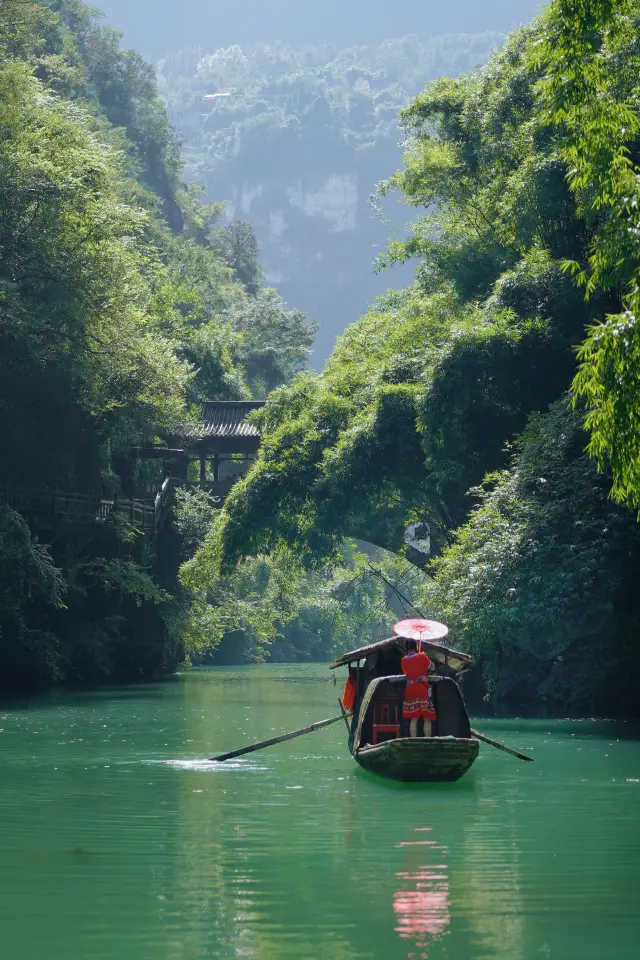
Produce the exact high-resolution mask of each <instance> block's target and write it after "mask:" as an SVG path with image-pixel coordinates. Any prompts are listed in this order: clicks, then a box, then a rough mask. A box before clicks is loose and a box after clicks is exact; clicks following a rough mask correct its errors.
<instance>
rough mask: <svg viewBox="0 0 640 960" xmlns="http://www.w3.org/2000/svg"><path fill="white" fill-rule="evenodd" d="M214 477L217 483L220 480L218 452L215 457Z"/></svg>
mask: <svg viewBox="0 0 640 960" xmlns="http://www.w3.org/2000/svg"><path fill="white" fill-rule="evenodd" d="M213 479H214V480H215V482H216V483H218V481H219V480H220V457H219V456H218V454H217V453H216V454H215V455H214V458H213Z"/></svg>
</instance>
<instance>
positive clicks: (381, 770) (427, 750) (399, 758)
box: [354, 737, 480, 783]
mask: <svg viewBox="0 0 640 960" xmlns="http://www.w3.org/2000/svg"><path fill="white" fill-rule="evenodd" d="M479 748H480V744H479V742H478V741H477V740H474V739H472V738H469V739H467V738H464V739H462V738H456V737H402V738H399V739H396V740H386V741H385V742H384V743H379V744H376V745H375V746H366V747H360V748H359V749H358V750H357V751H356V752H355V753H354V757H355V759H356V760H357V762H358V763H359V764H360V766H361V767H364V769H365V770H368V771H369V772H370V773H378V774H381V775H382V776H384V777H390V778H391V779H393V780H404V781H409V782H417V783H442V782H452V781H454V780H459V779H460V777H462V776H464V774H465V773H466V772H467V770H468V769H469V767H470V766H471V765H472V764H473V762H474V760H475V759H476V757H477V756H478V750H479Z"/></svg>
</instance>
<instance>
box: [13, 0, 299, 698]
mask: <svg viewBox="0 0 640 960" xmlns="http://www.w3.org/2000/svg"><path fill="white" fill-rule="evenodd" d="M0 125H1V127H2V139H1V141H0V407H1V409H2V419H1V425H0V443H1V446H2V462H1V468H0V503H4V504H5V505H4V506H0V649H1V654H0V660H1V671H0V676H1V680H0V683H1V684H2V686H3V687H9V688H15V687H19V686H24V687H33V686H46V685H48V684H50V683H52V682H55V681H65V682H95V681H99V680H105V679H110V678H111V679H135V678H139V677H145V676H150V675H153V674H154V673H157V672H159V671H166V670H167V669H172V668H173V667H174V666H175V664H176V663H177V662H178V661H179V660H180V659H181V658H182V657H183V656H184V643H183V635H184V625H185V611H186V609H187V607H188V600H187V597H186V595H185V593H184V590H181V589H180V588H179V587H178V584H177V581H176V572H177V568H178V565H179V563H180V560H181V559H184V556H185V555H188V552H187V553H186V554H185V553H184V552H181V551H184V544H181V542H180V540H179V539H178V535H177V533H176V532H175V529H174V527H172V525H170V524H167V525H166V527H165V528H164V529H163V530H162V531H161V535H160V536H158V537H156V538H155V539H154V540H153V542H151V541H150V539H149V538H148V537H146V536H144V537H143V536H141V534H140V530H139V529H137V528H136V527H135V525H134V524H133V512H132V513H131V517H130V520H131V522H128V519H127V515H126V514H125V515H123V514H122V513H118V512H117V511H115V512H113V513H112V514H110V515H109V516H108V517H107V519H106V521H105V522H104V523H102V524H99V523H94V524H93V525H92V526H91V527H90V528H87V529H80V527H79V525H78V524H77V523H74V522H72V521H71V522H70V521H69V510H70V507H69V506H68V504H69V503H73V504H75V505H76V506H75V509H79V507H81V506H82V503H83V502H89V500H91V502H97V503H100V498H101V497H102V498H108V499H107V500H105V503H111V502H112V501H113V502H116V501H117V498H118V497H119V496H120V497H121V496H122V495H123V493H124V494H125V495H129V496H130V495H131V494H130V492H127V491H126V490H125V489H124V487H125V481H126V482H127V483H129V484H138V485H144V484H145V483H149V482H151V481H156V482H157V481H161V480H162V476H156V475H155V474H156V472H157V471H154V469H152V468H154V467H155V468H159V466H160V463H159V462H158V461H155V462H151V463H150V462H148V461H147V462H141V461H138V474H137V475H136V476H135V477H129V476H128V475H127V470H126V464H127V463H129V464H130V463H131V462H132V461H131V459H130V451H131V449H132V448H139V447H145V446H152V445H153V444H156V445H157V444H160V445H161V442H162V441H161V436H160V435H161V434H162V431H163V429H164V428H167V427H168V426H170V425H174V424H175V423H179V422H181V421H186V420H189V419H194V418H197V417H198V416H199V413H200V405H201V402H202V401H203V400H205V399H209V400H210V399H238V398H246V397H250V396H251V395H252V394H253V395H258V396H264V394H265V393H266V391H267V390H269V389H271V388H273V387H274V386H276V385H279V384H283V383H285V382H287V381H288V380H290V379H291V376H292V373H293V371H294V370H295V369H297V368H299V367H300V366H301V365H304V363H305V360H306V357H307V356H308V353H309V350H310V347H311V344H312V342H313V337H314V330H313V327H311V326H310V325H308V324H307V322H306V319H305V317H304V315H303V314H301V313H300V312H299V311H295V310H292V309H289V308H288V307H287V306H286V304H285V303H284V302H283V301H282V300H281V299H280V298H279V296H278V295H277V293H276V292H275V291H273V290H270V289H267V288H264V287H263V286H262V280H261V274H260V268H259V265H258V261H257V253H256V242H255V237H254V236H253V234H252V232H251V229H250V228H249V227H248V225H247V224H230V225H229V226H223V225H222V223H221V222H220V220H219V213H220V207H219V206H217V207H216V206H215V205H214V206H210V207H204V206H202V205H201V204H200V203H199V201H198V199H197V198H196V196H195V195H194V193H193V191H191V190H190V189H188V188H187V187H186V186H185V183H184V177H183V160H182V157H181V155H180V151H179V148H178V145H177V141H176V138H175V134H174V132H173V131H172V129H171V127H170V125H169V123H168V122H167V118H166V114H165V110H164V107H163V105H162V102H161V100H160V98H159V96H158V93H157V88H156V81H155V76H154V73H153V71H152V69H151V68H150V67H149V66H148V65H147V64H145V63H144V61H143V60H142V59H141V58H140V57H139V56H138V55H137V54H135V53H133V52H130V51H129V52H127V51H122V50H121V49H120V46H119V37H118V35H116V34H114V33H113V32H112V31H111V30H108V29H105V28H103V27H102V26H101V25H100V22H99V20H96V18H95V17H94V14H93V13H92V12H91V11H90V9H89V8H88V7H87V6H85V5H84V4H83V3H80V2H79V0H50V2H44V0H43V2H37V0H6V2H5V3H3V4H2V7H1V8H0ZM123 465H124V466H123ZM145 468H148V469H147V472H146V473H145ZM123 470H124V472H123ZM56 491H61V492H63V493H60V495H59V494H58V493H57V492H56ZM52 497H53V499H52ZM61 497H62V500H63V501H64V503H65V504H67V506H66V508H65V509H66V518H67V519H66V520H65V521H64V522H61V523H56V522H54V517H53V516H51V517H50V519H48V517H47V513H46V510H45V511H44V513H43V509H42V504H44V503H49V502H51V503H55V504H57V503H58V502H60V498H61ZM83 497H84V498H85V501H83V499H82V498H83ZM65 498H66V499H65ZM87 498H89V499H87ZM96 498H97V501H96ZM114 498H116V501H114ZM12 503H13V504H20V505H22V504H24V505H25V511H26V512H25V515H24V516H23V515H21V514H20V512H19V509H21V507H20V508H19V509H18V510H16V509H13V508H12V507H11V506H10V505H9V504H12ZM78 505H79V506H78ZM132 509H133V508H132ZM32 514H33V515H34V516H32Z"/></svg>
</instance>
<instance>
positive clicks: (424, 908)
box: [393, 827, 451, 960]
mask: <svg viewBox="0 0 640 960" xmlns="http://www.w3.org/2000/svg"><path fill="white" fill-rule="evenodd" d="M430 831H431V827H422V828H419V829H418V830H417V831H416V832H417V833H419V834H422V835H423V837H424V839H416V840H410V841H406V842H404V843H401V844H399V846H400V847H402V848H403V849H405V850H407V854H408V860H409V864H408V866H409V869H408V870H404V871H402V872H400V873H396V877H397V878H398V879H399V880H400V881H401V882H402V886H401V889H400V890H398V891H397V892H396V893H395V894H394V896H393V909H394V912H395V916H396V924H397V925H396V927H395V928H394V929H395V932H396V933H397V934H399V936H400V937H401V938H402V939H403V940H411V941H412V948H411V949H410V950H409V953H408V954H407V958H408V960H428V957H429V947H430V946H431V945H432V944H433V943H435V942H439V941H441V940H442V938H443V937H444V936H446V935H447V933H449V925H450V923H451V909H450V908H451V904H450V894H449V874H448V867H447V864H446V863H445V859H446V858H447V856H448V853H447V849H446V847H443V846H439V845H438V844H437V843H436V841H435V840H430V839H427V837H425V836H424V835H425V834H427V833H428V832H430ZM426 860H429V861H431V862H430V863H425V861H426ZM411 861H418V863H416V864H415V865H414V864H413V863H412V862H411Z"/></svg>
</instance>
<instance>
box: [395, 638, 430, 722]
mask: <svg viewBox="0 0 640 960" xmlns="http://www.w3.org/2000/svg"><path fill="white" fill-rule="evenodd" d="M410 642H411V641H410ZM430 669H431V660H430V659H429V657H428V656H427V655H426V653H423V652H422V651H421V650H420V651H418V649H417V646H416V645H415V644H414V645H413V649H411V647H410V648H409V652H408V653H407V655H406V657H403V658H402V672H403V673H404V675H405V677H406V678H407V683H406V685H405V688H404V703H403V705H402V716H403V717H404V718H405V720H409V735H410V736H412V737H417V736H418V720H419V719H420V718H421V717H422V727H423V736H425V737H430V736H431V729H432V728H431V725H432V723H433V721H434V720H435V719H436V711H435V708H434V706H433V700H432V692H431V683H430V681H429V670H430Z"/></svg>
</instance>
